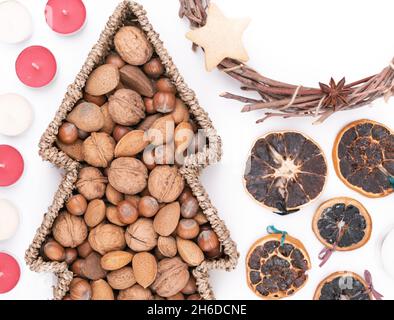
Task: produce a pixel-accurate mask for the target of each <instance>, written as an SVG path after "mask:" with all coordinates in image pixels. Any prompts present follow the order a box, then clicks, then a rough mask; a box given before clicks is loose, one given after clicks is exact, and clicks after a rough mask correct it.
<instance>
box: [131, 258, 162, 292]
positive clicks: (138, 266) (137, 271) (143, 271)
mask: <svg viewBox="0 0 394 320" xmlns="http://www.w3.org/2000/svg"><path fill="white" fill-rule="evenodd" d="M133 271H134V276H135V280H136V281H137V283H138V284H139V285H141V286H142V287H143V288H147V287H149V286H150V285H151V284H152V283H153V282H154V281H155V280H156V275H157V262H156V258H155V257H154V255H152V254H150V253H148V252H140V253H137V254H136V255H135V256H134V258H133Z"/></svg>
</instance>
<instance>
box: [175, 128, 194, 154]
mask: <svg viewBox="0 0 394 320" xmlns="http://www.w3.org/2000/svg"><path fill="white" fill-rule="evenodd" d="M193 139H194V132H193V127H192V125H191V124H190V123H189V122H181V123H180V124H178V125H177V127H176V128H175V133H174V142H175V152H176V153H177V154H182V153H183V151H185V150H186V149H187V148H188V147H189V146H190V144H191V143H192V142H193Z"/></svg>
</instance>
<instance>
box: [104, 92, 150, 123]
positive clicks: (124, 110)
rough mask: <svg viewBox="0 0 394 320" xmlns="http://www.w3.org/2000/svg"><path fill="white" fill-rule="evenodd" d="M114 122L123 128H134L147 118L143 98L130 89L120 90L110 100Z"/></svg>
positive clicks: (110, 110)
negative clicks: (133, 126)
mask: <svg viewBox="0 0 394 320" xmlns="http://www.w3.org/2000/svg"><path fill="white" fill-rule="evenodd" d="M108 107H109V113H110V115H111V117H112V120H113V121H115V122H116V123H117V124H120V125H123V126H132V125H135V124H137V123H138V122H140V121H141V119H144V118H145V106H144V102H143V101H142V98H141V96H140V95H139V94H138V93H137V92H135V91H133V90H130V89H119V90H117V91H116V92H115V93H114V94H113V95H112V96H111V97H110V98H109V106H108Z"/></svg>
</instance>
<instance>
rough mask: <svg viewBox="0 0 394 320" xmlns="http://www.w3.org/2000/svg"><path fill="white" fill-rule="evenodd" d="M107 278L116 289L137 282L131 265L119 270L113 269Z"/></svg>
mask: <svg viewBox="0 0 394 320" xmlns="http://www.w3.org/2000/svg"><path fill="white" fill-rule="evenodd" d="M107 280H108V283H109V285H110V286H111V287H112V289H114V290H124V289H127V288H130V287H131V286H133V285H135V284H136V280H135V277H134V272H133V269H132V268H131V267H123V268H121V269H119V270H115V271H111V272H110V273H108V275H107Z"/></svg>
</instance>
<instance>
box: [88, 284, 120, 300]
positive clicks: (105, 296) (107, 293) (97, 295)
mask: <svg viewBox="0 0 394 320" xmlns="http://www.w3.org/2000/svg"><path fill="white" fill-rule="evenodd" d="M91 286H92V292H93V294H92V300H115V297H114V292H113V291H112V288H111V287H110V285H109V284H108V283H107V282H106V281H105V280H97V281H93V282H92V283H91Z"/></svg>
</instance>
